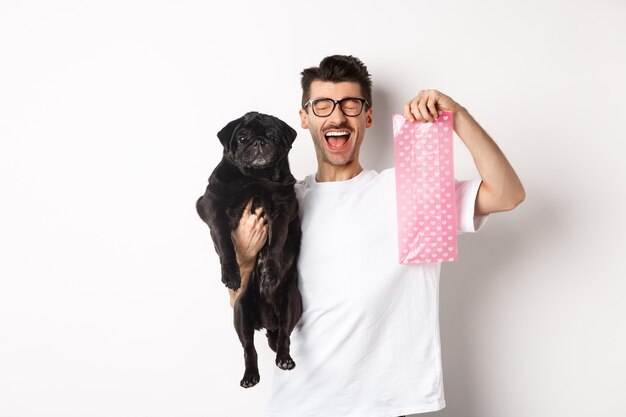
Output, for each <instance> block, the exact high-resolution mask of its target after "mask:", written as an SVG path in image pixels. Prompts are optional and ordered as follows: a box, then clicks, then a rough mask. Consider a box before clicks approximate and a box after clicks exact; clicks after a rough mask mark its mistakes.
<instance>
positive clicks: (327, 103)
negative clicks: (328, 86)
mask: <svg viewBox="0 0 626 417" xmlns="http://www.w3.org/2000/svg"><path fill="white" fill-rule="evenodd" d="M334 104H335V103H333V101H332V100H329V99H327V98H322V99H319V100H315V101H314V102H313V112H314V113H315V114H316V115H317V116H320V117H326V116H328V115H329V114H331V113H332V112H333V108H334V107H335V106H334Z"/></svg>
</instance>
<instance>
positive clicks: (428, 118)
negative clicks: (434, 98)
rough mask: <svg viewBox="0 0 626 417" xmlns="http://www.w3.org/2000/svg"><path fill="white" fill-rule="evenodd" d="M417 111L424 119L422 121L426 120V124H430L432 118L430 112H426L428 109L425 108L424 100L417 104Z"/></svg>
mask: <svg viewBox="0 0 626 417" xmlns="http://www.w3.org/2000/svg"><path fill="white" fill-rule="evenodd" d="M418 107H419V109H420V111H421V112H422V117H424V120H426V121H427V122H432V121H433V118H432V117H431V115H430V112H429V111H428V108H427V107H426V100H425V99H424V100H422V101H420V104H419V106H418Z"/></svg>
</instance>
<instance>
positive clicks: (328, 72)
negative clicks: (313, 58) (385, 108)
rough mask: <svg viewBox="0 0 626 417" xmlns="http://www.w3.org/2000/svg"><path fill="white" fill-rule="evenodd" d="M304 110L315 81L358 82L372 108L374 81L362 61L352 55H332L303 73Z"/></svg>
mask: <svg viewBox="0 0 626 417" xmlns="http://www.w3.org/2000/svg"><path fill="white" fill-rule="evenodd" d="M301 75H302V79H301V80H300V84H301V85H302V108H304V105H305V104H306V102H307V101H309V99H310V98H311V97H310V96H311V83H312V82H313V81H330V82H333V83H340V82H343V81H352V82H357V83H359V85H360V86H361V93H362V94H363V98H364V99H366V100H367V102H368V103H369V105H370V107H371V106H372V79H371V75H370V73H369V72H367V67H366V66H365V64H364V63H363V62H361V60H360V59H358V58H356V57H353V56H352V55H332V56H327V57H326V58H324V59H322V62H320V66H319V67H311V68H307V69H305V70H304V71H302V73H301Z"/></svg>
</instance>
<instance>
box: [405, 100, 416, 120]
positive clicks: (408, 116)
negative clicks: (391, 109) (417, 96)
mask: <svg viewBox="0 0 626 417" xmlns="http://www.w3.org/2000/svg"><path fill="white" fill-rule="evenodd" d="M404 118H405V119H407V120H408V121H409V122H412V121H413V120H415V118H414V117H413V115H412V114H411V100H409V101H407V102H406V103H404Z"/></svg>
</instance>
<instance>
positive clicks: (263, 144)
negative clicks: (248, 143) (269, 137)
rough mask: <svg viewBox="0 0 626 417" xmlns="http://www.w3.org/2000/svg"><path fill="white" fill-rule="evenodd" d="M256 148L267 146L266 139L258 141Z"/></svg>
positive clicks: (255, 144) (255, 142)
mask: <svg viewBox="0 0 626 417" xmlns="http://www.w3.org/2000/svg"><path fill="white" fill-rule="evenodd" d="M254 146H256V147H257V148H258V147H260V146H265V139H257V140H255V141H254Z"/></svg>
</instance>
